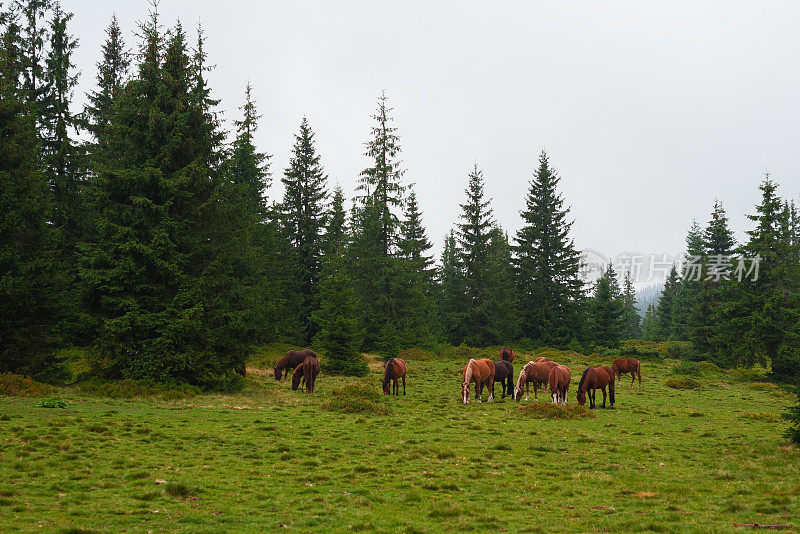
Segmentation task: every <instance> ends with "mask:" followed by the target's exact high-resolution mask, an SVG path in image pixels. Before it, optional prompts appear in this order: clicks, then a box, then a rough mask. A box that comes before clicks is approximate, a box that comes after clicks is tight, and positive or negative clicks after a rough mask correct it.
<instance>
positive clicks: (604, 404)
mask: <svg viewBox="0 0 800 534" xmlns="http://www.w3.org/2000/svg"><path fill="white" fill-rule="evenodd" d="M600 389H602V391H603V408H605V407H606V387H605V386H603V387H602V388H600Z"/></svg>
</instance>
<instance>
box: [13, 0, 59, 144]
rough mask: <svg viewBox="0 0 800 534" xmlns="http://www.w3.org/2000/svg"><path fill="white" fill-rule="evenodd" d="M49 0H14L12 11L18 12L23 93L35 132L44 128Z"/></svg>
mask: <svg viewBox="0 0 800 534" xmlns="http://www.w3.org/2000/svg"><path fill="white" fill-rule="evenodd" d="M52 7H53V4H52V2H51V0H16V4H15V10H16V12H18V13H19V14H20V15H21V21H22V24H21V32H20V36H21V46H20V59H21V65H22V78H23V82H22V93H21V94H22V95H23V99H24V100H25V102H26V103H27V104H28V109H29V112H30V113H31V115H32V116H33V117H34V119H35V121H36V132H37V135H41V132H42V131H43V129H44V126H43V124H42V116H43V114H44V108H45V105H46V100H47V95H48V93H49V90H50V88H49V87H48V85H47V82H46V77H45V71H46V63H45V62H46V58H47V43H48V40H49V34H48V29H47V26H46V18H47V15H48V14H49V13H50V10H51V9H52Z"/></svg>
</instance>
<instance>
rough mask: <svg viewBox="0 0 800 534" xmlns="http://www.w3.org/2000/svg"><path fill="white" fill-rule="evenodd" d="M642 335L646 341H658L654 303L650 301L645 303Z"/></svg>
mask: <svg viewBox="0 0 800 534" xmlns="http://www.w3.org/2000/svg"><path fill="white" fill-rule="evenodd" d="M642 337H643V338H644V339H645V340H646V341H658V340H659V339H660V336H659V330H658V317H657V313H656V305H655V304H653V303H652V302H651V303H650V304H648V305H647V310H646V311H645V314H644V318H643V319H642Z"/></svg>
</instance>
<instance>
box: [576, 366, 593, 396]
mask: <svg viewBox="0 0 800 534" xmlns="http://www.w3.org/2000/svg"><path fill="white" fill-rule="evenodd" d="M589 369H592V368H591V367H587V368H586V370H585V371H584V372H583V374H582V375H581V381H580V383H578V393H579V394H580V392H581V391H583V383H584V382H585V381H586V375H587V374H589Z"/></svg>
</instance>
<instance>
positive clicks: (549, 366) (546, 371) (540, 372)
mask: <svg viewBox="0 0 800 534" xmlns="http://www.w3.org/2000/svg"><path fill="white" fill-rule="evenodd" d="M533 365H534V367H535V368H536V374H537V376H538V379H539V381H540V382H546V381H547V380H548V378H549V376H550V373H551V372H552V371H553V369H555V368H556V367H558V366H559V365H558V364H557V363H556V362H553V361H550V360H547V361H546V362H533Z"/></svg>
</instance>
